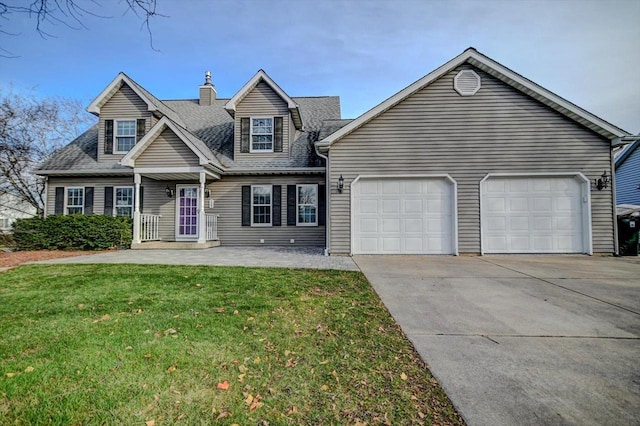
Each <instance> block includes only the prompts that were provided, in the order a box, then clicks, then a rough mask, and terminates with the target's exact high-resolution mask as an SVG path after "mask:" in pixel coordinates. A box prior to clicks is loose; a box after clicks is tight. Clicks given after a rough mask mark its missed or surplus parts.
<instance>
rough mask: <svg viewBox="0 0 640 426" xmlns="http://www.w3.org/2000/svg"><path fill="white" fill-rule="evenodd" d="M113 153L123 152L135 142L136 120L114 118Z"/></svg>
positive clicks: (129, 148) (127, 150) (128, 149)
mask: <svg viewBox="0 0 640 426" xmlns="http://www.w3.org/2000/svg"><path fill="white" fill-rule="evenodd" d="M115 127H116V129H115V130H116V131H115V150H114V151H115V153H116V154H124V153H127V152H129V151H130V150H131V148H133V146H134V145H135V144H136V120H116V126H115Z"/></svg>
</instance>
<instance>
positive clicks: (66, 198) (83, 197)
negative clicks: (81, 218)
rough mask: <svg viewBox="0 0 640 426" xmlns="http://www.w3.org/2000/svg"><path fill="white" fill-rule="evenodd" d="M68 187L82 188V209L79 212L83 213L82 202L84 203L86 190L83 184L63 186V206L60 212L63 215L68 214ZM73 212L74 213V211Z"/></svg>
mask: <svg viewBox="0 0 640 426" xmlns="http://www.w3.org/2000/svg"><path fill="white" fill-rule="evenodd" d="M70 189H82V205H81V206H80V207H82V211H81V212H80V214H84V203H85V196H86V191H85V189H84V186H65V187H64V207H63V209H62V214H63V215H64V216H67V215H69V211H68V210H69V205H68V200H69V197H68V191H69V190H70ZM72 207H78V206H76V205H74V206H72ZM74 214H75V213H74Z"/></svg>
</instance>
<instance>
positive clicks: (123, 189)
mask: <svg viewBox="0 0 640 426" xmlns="http://www.w3.org/2000/svg"><path fill="white" fill-rule="evenodd" d="M113 198H114V199H113V205H114V207H115V208H114V211H113V213H114V215H115V216H125V217H132V216H133V187H131V186H116V187H115V188H113Z"/></svg>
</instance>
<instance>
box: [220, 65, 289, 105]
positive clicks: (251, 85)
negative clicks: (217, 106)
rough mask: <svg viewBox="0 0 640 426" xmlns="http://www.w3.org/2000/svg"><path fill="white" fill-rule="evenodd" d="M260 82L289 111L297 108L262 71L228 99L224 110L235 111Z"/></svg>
mask: <svg viewBox="0 0 640 426" xmlns="http://www.w3.org/2000/svg"><path fill="white" fill-rule="evenodd" d="M260 81H264V82H265V83H267V84H268V85H269V86H270V87H271V89H272V90H273V91H274V92H276V93H277V94H278V96H280V98H282V100H283V101H285V102H286V103H287V107H288V108H289V109H294V108H298V104H297V103H295V101H294V100H293V99H291V98H290V97H289V95H287V94H286V93H285V92H284V90H282V89H281V88H280V86H278V85H277V84H276V82H275V81H273V80H272V79H271V77H269V76H268V75H267V73H266V72H264V70H258V72H257V73H256V74H255V75H254V76H253V77H251V80H249V81H248V82H247V83H246V84H245V85H244V86H242V88H240V90H239V91H238V93H236V94H235V95H234V96H233V97H232V98H231V99H229V101H228V102H227V103H226V104H225V106H224V107H225V109H231V110H233V111H235V109H236V107H237V106H238V104H239V103H240V102H241V101H242V100H243V99H244V97H245V96H247V94H249V92H250V91H251V90H253V89H254V88H255V87H256V86H257V85H258V83H260Z"/></svg>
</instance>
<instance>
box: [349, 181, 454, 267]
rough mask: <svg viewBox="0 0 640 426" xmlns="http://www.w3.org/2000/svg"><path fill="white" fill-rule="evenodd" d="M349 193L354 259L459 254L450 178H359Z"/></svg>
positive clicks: (452, 187)
mask: <svg viewBox="0 0 640 426" xmlns="http://www.w3.org/2000/svg"><path fill="white" fill-rule="evenodd" d="M351 191H352V211H353V222H352V228H351V229H352V233H353V235H352V239H351V241H352V242H353V245H352V253H353V254H457V236H456V224H457V219H456V211H457V208H456V183H455V181H454V180H453V179H451V178H450V177H449V176H408V177H407V176H404V177H358V178H357V179H355V180H354V182H353V183H352V184H351Z"/></svg>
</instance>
